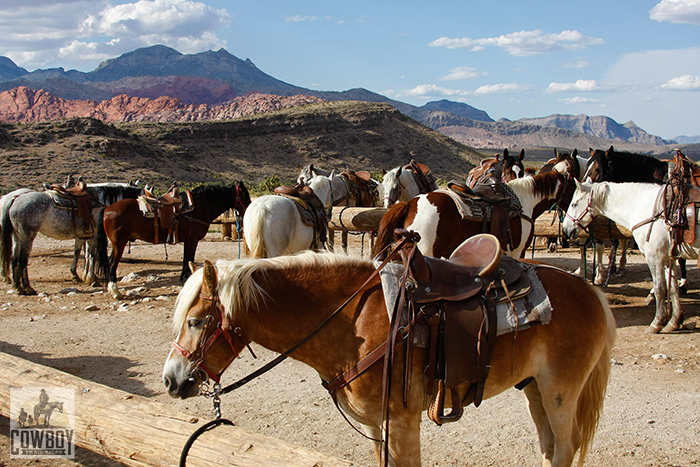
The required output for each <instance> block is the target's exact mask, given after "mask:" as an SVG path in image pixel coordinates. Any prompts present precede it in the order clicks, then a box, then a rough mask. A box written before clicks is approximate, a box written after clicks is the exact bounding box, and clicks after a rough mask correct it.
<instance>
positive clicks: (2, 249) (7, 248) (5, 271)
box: [0, 197, 17, 280]
mask: <svg viewBox="0 0 700 467" xmlns="http://www.w3.org/2000/svg"><path fill="white" fill-rule="evenodd" d="M15 199H17V197H15V198H14V199H12V200H11V201H9V202H7V203H0V206H1V207H0V209H1V210H2V212H0V230H1V232H0V269H1V270H2V277H4V278H5V279H8V280H9V279H10V262H11V261H12V233H13V230H14V228H13V227H12V221H11V220H10V208H11V207H12V204H13V203H14V202H15Z"/></svg>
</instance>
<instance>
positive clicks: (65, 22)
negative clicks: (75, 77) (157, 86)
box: [0, 0, 230, 68]
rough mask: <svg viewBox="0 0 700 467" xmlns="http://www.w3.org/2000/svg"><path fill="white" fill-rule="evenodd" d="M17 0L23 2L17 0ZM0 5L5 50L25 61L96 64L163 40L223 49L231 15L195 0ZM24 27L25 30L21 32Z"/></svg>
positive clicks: (193, 48) (0, 41)
mask: <svg viewBox="0 0 700 467" xmlns="http://www.w3.org/2000/svg"><path fill="white" fill-rule="evenodd" d="M12 1H13V3H18V2H15V1H14V0H12ZM26 3H27V2H25V5H26V6H25V5H23V6H17V7H10V6H7V5H6V4H5V3H4V2H3V4H2V6H0V50H2V51H3V52H4V55H6V56H8V57H10V58H11V59H12V60H13V61H15V62H16V63H17V64H18V65H20V66H24V67H27V68H28V67H31V66H34V67H45V66H47V64H49V65H48V66H55V65H56V63H55V60H56V59H57V58H60V59H61V60H62V61H61V65H68V66H78V67H80V66H83V65H86V64H90V65H92V66H94V65H96V64H97V63H98V61H100V60H104V59H105V58H108V57H114V56H116V55H120V54H122V53H125V52H128V51H131V50H133V49H135V48H138V47H146V46H150V45H155V44H163V45H167V46H170V47H173V48H176V49H178V50H179V51H180V52H183V53H195V52H202V51H204V50H208V49H218V48H220V47H223V46H224V45H225V42H224V41H222V40H220V39H219V38H218V37H217V36H216V33H215V32H216V30H218V29H221V28H223V27H225V26H226V25H227V24H228V22H229V20H230V16H229V14H228V13H227V12H226V10H223V9H215V8H212V7H209V6H208V5H206V4H205V3H202V2H199V1H194V0H139V1H136V2H133V3H124V4H121V5H116V6H113V5H112V4H111V3H109V2H108V1H106V0H100V1H91V0H74V1H71V0H67V1H63V2H62V3H56V2H53V4H48V3H47V2H45V1H43V0H42V1H41V2H40V4H37V3H36V2H31V3H30V4H28V5H27V4H26ZM18 31H22V32H18Z"/></svg>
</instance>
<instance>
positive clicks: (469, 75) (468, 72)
mask: <svg viewBox="0 0 700 467" xmlns="http://www.w3.org/2000/svg"><path fill="white" fill-rule="evenodd" d="M486 75H488V73H486V72H479V71H476V68H470V67H468V66H458V67H457V68H453V69H451V70H450V73H449V74H447V75H445V76H443V77H442V78H440V80H441V81H457V80H463V79H474V78H479V77H481V76H486Z"/></svg>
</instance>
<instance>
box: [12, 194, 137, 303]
mask: <svg viewBox="0 0 700 467" xmlns="http://www.w3.org/2000/svg"><path fill="white" fill-rule="evenodd" d="M86 192H87V193H88V195H87V196H89V197H90V198H91V200H92V202H91V204H90V209H91V212H89V213H88V218H90V219H91V220H92V222H93V223H94V224H99V221H98V217H99V213H100V212H102V209H103V208H104V206H107V205H110V204H112V203H114V202H116V201H118V200H121V199H123V198H136V197H137V196H138V195H140V194H141V193H143V189H141V188H139V187H133V186H128V185H123V184H117V183H115V184H100V185H95V186H91V185H88V186H87V188H86ZM64 202H65V203H68V204H67V206H68V207H65V206H64V205H63V204H62V203H64ZM57 203H58V204H59V205H61V206H62V207H58V206H57ZM70 203H71V201H70V199H68V198H64V197H61V196H60V195H58V194H56V193H54V192H53V191H43V192H40V191H34V190H29V189H26V188H21V189H19V190H15V191H13V192H11V193H8V194H7V195H5V196H3V197H2V199H0V228H1V229H2V237H1V239H0V263H2V275H3V277H4V278H5V280H6V281H8V282H9V281H10V265H11V268H12V284H13V286H14V288H15V289H16V290H17V291H18V293H19V294H20V295H35V294H36V291H35V290H34V289H33V288H32V287H31V285H30V284H29V275H28V274H27V265H28V263H29V254H30V253H31V251H32V245H33V243H34V239H35V238H36V236H37V234H38V233H39V232H41V233H43V234H44V235H46V236H47V237H51V238H55V239H58V240H70V239H76V240H83V239H84V240H88V239H92V238H93V236H94V235H95V233H96V231H97V229H96V228H95V225H94V224H93V225H90V224H88V223H87V222H86V219H85V218H84V217H82V216H80V215H77V214H76V212H75V209H71V208H70V206H71V204H70ZM74 262H77V257H75V256H74ZM71 272H73V277H74V279H77V278H78V277H77V274H75V271H74V270H73V268H72V267H71Z"/></svg>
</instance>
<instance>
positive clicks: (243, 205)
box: [233, 185, 247, 213]
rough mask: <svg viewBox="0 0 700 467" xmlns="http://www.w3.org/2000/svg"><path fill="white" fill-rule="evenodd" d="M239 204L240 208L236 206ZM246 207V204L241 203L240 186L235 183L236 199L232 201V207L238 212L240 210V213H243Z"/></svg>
mask: <svg viewBox="0 0 700 467" xmlns="http://www.w3.org/2000/svg"><path fill="white" fill-rule="evenodd" d="M239 206H240V207H241V208H242V209H239V208H238V207H239ZM246 207H247V206H246V205H245V204H243V200H242V199H241V187H239V186H238V185H236V201H235V202H234V203H233V209H235V210H236V212H237V213H238V212H239V211H240V212H241V213H245V210H246Z"/></svg>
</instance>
